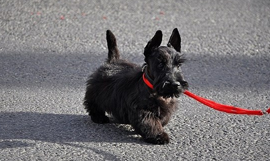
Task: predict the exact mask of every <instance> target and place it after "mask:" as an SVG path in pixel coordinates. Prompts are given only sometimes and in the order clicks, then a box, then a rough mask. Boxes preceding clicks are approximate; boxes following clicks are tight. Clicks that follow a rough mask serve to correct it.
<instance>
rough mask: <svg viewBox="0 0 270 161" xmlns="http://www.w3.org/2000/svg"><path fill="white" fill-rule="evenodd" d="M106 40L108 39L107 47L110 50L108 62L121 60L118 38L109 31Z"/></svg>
mask: <svg viewBox="0 0 270 161" xmlns="http://www.w3.org/2000/svg"><path fill="white" fill-rule="evenodd" d="M106 39H107V45H108V50H109V53H108V62H111V61H112V60H116V59H119V57H120V55H119V51H118V48H117V43H116V38H115V36H114V34H113V33H112V32H111V31H110V30H107V32H106Z"/></svg>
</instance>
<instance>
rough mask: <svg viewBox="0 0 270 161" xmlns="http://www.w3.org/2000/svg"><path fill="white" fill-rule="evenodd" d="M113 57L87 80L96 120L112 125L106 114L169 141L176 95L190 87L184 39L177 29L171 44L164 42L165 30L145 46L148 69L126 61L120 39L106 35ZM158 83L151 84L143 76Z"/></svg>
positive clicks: (150, 138) (151, 138)
mask: <svg viewBox="0 0 270 161" xmlns="http://www.w3.org/2000/svg"><path fill="white" fill-rule="evenodd" d="M106 36H107V37H106V38H107V45H108V50H109V52H108V59H107V61H106V62H105V63H104V65H102V66H101V67H99V68H98V69H97V71H96V72H94V73H93V74H92V75H91V76H90V77H89V80H88V81H87V89H86V94H85V98H84V105H85V109H86V110H87V112H88V113H89V115H90V116H91V119H92V121H93V122H95V123H100V124H103V123H109V118H108V117H107V116H106V115H105V112H107V113H109V114H111V115H112V116H113V117H114V118H116V119H117V120H118V121H119V122H120V123H125V124H131V125H132V126H133V127H134V129H135V131H136V132H137V133H139V134H140V135H141V136H142V137H143V138H144V140H145V141H146V142H149V143H154V144H166V143H169V136H168V135H167V133H166V132H164V129H163V126H165V125H166V124H167V123H168V122H169V120H170V117H171V115H172V114H173V112H174V111H175V110H176V107H177V105H176V99H175V97H179V95H180V94H181V93H182V92H183V91H184V90H185V89H187V87H188V83H187V82H186V81H185V80H184V79H183V76H182V73H181V70H180V66H181V64H182V63H183V62H184V59H183V58H182V55H181V54H180V50H181V45H180V43H181V38H180V34H179V32H178V30H177V29H174V30H173V32H172V35H171V37H170V40H169V42H168V44H167V46H160V44H161V41H162V32H161V31H160V30H159V31H157V32H156V34H155V35H154V37H153V38H152V39H151V40H150V41H149V42H148V44H147V45H146V47H145V49H144V56H145V64H144V65H143V68H142V67H141V66H138V65H136V64H133V63H131V62H128V61H126V60H123V59H120V55H119V51H118V48H117V43H116V38H115V36H114V35H113V33H112V32H111V31H110V30H108V31H107V33H106ZM143 73H145V76H146V78H147V79H148V80H149V81H150V82H151V83H152V84H153V87H154V88H153V89H151V88H149V87H148V86H147V85H146V84H145V82H144V81H143V78H142V75H143Z"/></svg>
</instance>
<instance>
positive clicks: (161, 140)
mask: <svg viewBox="0 0 270 161" xmlns="http://www.w3.org/2000/svg"><path fill="white" fill-rule="evenodd" d="M145 141H146V142H148V143H152V144H160V145H161V144H168V143H169V142H170V138H169V136H168V134H167V133H165V132H163V133H161V134H160V135H157V136H156V137H155V138H146V139H145Z"/></svg>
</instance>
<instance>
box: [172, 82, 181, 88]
mask: <svg viewBox="0 0 270 161" xmlns="http://www.w3.org/2000/svg"><path fill="white" fill-rule="evenodd" d="M180 85H181V84H180V82H172V86H174V87H178V86H180Z"/></svg>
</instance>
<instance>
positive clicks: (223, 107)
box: [184, 90, 270, 115]
mask: <svg viewBox="0 0 270 161" xmlns="http://www.w3.org/2000/svg"><path fill="white" fill-rule="evenodd" d="M184 94H185V95H187V96H189V97H191V98H193V99H195V100H197V101H199V102H201V103H202V104H204V105H206V106H209V107H211V108H213V109H215V110H218V111H222V112H227V113H232V114H246V115H264V114H270V108H269V109H268V110H267V111H266V112H263V111H261V110H248V109H243V108H239V107H234V106H229V105H223V104H220V103H217V102H214V101H211V100H208V99H205V98H203V97H200V96H197V95H195V94H193V93H191V92H189V91H188V90H186V91H185V92H184Z"/></svg>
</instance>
